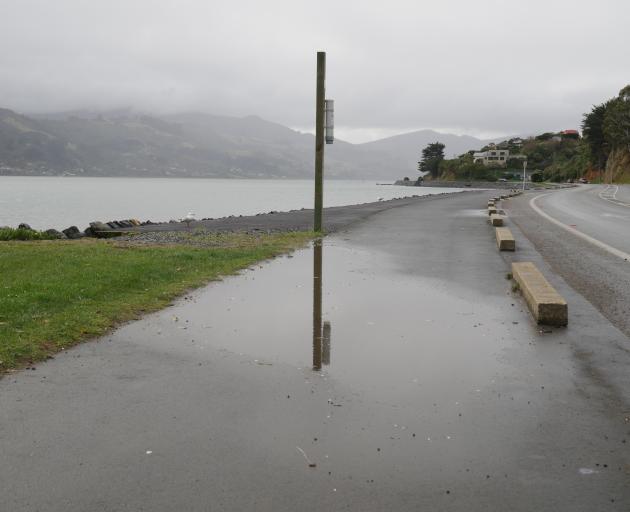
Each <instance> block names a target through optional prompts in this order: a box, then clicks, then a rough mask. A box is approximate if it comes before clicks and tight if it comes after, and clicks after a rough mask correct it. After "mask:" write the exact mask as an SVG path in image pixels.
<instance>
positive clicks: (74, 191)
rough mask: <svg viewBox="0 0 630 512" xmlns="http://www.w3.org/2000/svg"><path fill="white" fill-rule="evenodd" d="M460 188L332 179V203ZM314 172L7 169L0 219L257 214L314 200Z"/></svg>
mask: <svg viewBox="0 0 630 512" xmlns="http://www.w3.org/2000/svg"><path fill="white" fill-rule="evenodd" d="M457 190H458V189H443V188H442V189H440V188H434V189H433V188H429V187H422V188H416V187H400V186H382V185H377V184H376V182H374V181H355V180H329V181H328V182H326V184H325V188H324V204H325V206H342V205H349V204H359V203H366V202H372V201H377V200H378V198H380V197H382V198H384V199H393V198H395V197H406V196H411V195H414V194H417V195H426V194H431V193H433V194H441V193H447V192H455V191H457ZM312 205H313V181H312V180H220V179H177V178H77V177H63V178H62V177H14V176H0V226H5V225H7V226H17V225H18V224H19V223H20V222H26V223H28V224H30V225H31V226H32V227H33V228H35V229H47V228H56V229H63V228H66V227H68V226H71V225H76V226H78V227H79V228H80V229H83V228H85V227H87V225H88V223H89V222H91V221H94V220H100V221H109V220H114V219H129V218H135V219H139V220H143V221H144V220H148V219H150V220H152V221H154V222H157V221H168V220H169V219H180V218H182V217H184V216H185V215H186V214H187V213H188V212H194V213H195V215H196V217H197V218H199V219H200V218H203V217H213V218H216V217H224V216H227V215H252V214H256V213H264V212H268V211H270V210H277V211H286V210H293V209H299V208H312Z"/></svg>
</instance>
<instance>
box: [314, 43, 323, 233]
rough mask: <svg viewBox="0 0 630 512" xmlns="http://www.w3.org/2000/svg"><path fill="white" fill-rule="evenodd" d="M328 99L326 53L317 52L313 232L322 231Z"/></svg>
mask: <svg viewBox="0 0 630 512" xmlns="http://www.w3.org/2000/svg"><path fill="white" fill-rule="evenodd" d="M325 99H326V52H317V90H316V94H315V218H314V221H313V231H315V232H317V233H321V231H322V209H323V206H324V104H325Z"/></svg>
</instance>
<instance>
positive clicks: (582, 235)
mask: <svg viewBox="0 0 630 512" xmlns="http://www.w3.org/2000/svg"><path fill="white" fill-rule="evenodd" d="M546 195H549V193H547V194H540V195H537V196H536V197H533V198H531V199H530V200H529V206H531V208H532V210H534V211H535V212H536V213H537V214H538V215H540V216H541V217H544V218H545V219H547V220H548V221H550V222H553V223H554V224H555V225H556V226H560V227H561V228H562V229H564V230H565V231H568V232H569V233H572V234H574V235H575V236H577V237H579V238H581V239H582V240H586V241H587V242H589V243H591V244H593V245H594V246H596V247H599V248H600V249H603V250H604V251H606V252H609V253H610V254H613V255H614V256H617V257H618V258H621V259H622V260H625V261H630V254H628V253H627V252H623V251H620V250H619V249H616V248H615V247H613V246H611V245H608V244H605V243H604V242H601V241H599V240H597V239H596V238H593V237H592V236H588V235H587V234H586V233H582V232H581V231H578V230H577V229H575V228H574V227H571V226H569V225H568V224H565V223H564V222H560V221H559V220H557V219H554V218H553V217H552V216H551V215H549V214H547V213H545V212H544V211H542V210H541V209H540V207H539V206H538V205H537V204H536V200H537V199H538V198H539V197H542V196H546Z"/></svg>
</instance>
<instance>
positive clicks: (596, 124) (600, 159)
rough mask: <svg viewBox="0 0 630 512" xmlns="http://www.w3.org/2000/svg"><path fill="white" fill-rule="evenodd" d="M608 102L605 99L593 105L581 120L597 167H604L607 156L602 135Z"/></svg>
mask: <svg viewBox="0 0 630 512" xmlns="http://www.w3.org/2000/svg"><path fill="white" fill-rule="evenodd" d="M610 103H611V102H610V101H607V102H606V103H602V104H601V105H595V106H593V109H592V110H591V111H590V112H589V113H588V114H584V119H583V121H582V133H583V134H584V139H585V140H586V142H587V143H588V147H589V148H590V150H591V155H592V158H593V160H594V162H593V164H594V165H596V166H597V168H598V169H603V168H604V167H606V159H607V158H608V150H609V148H608V143H607V141H606V137H605V136H604V119H605V117H606V112H607V110H608V108H609V107H610Z"/></svg>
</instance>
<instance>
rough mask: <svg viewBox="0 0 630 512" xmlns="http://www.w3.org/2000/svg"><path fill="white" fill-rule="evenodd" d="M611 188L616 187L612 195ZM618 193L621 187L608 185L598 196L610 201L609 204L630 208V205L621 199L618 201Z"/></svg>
mask: <svg viewBox="0 0 630 512" xmlns="http://www.w3.org/2000/svg"><path fill="white" fill-rule="evenodd" d="M610 187H614V189H615V191H614V192H613V193H612V194H610V192H609V189H610ZM617 192H619V185H606V188H605V189H604V190H602V191H601V192H600V193H599V194H597V195H598V196H599V198H600V199H603V200H604V201H608V202H609V203H612V204H616V205H619V206H625V207H627V208H630V204H628V203H625V202H623V201H622V200H621V199H617Z"/></svg>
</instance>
